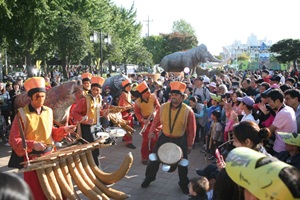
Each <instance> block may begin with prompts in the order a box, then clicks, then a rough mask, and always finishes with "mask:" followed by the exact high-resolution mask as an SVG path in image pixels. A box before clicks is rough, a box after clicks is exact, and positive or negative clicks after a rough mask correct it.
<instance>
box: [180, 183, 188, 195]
mask: <svg viewBox="0 0 300 200" xmlns="http://www.w3.org/2000/svg"><path fill="white" fill-rule="evenodd" d="M178 185H179V187H180V188H181V191H182V193H183V194H189V188H188V186H187V185H185V186H184V185H182V184H180V182H178Z"/></svg>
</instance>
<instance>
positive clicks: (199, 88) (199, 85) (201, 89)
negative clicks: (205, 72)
mask: <svg viewBox="0 0 300 200" xmlns="http://www.w3.org/2000/svg"><path fill="white" fill-rule="evenodd" d="M203 81H204V78H203V77H197V78H196V79H195V80H194V85H195V87H194V90H193V95H194V96H197V97H198V99H199V101H200V102H201V103H204V102H205V101H206V102H209V101H210V95H209V93H210V92H209V89H208V88H207V87H205V85H204V82H203Z"/></svg>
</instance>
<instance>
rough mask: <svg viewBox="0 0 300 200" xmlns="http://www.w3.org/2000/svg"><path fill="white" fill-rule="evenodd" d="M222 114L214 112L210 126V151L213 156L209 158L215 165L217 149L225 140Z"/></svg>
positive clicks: (217, 111)
mask: <svg viewBox="0 0 300 200" xmlns="http://www.w3.org/2000/svg"><path fill="white" fill-rule="evenodd" d="M220 118H221V112H220V111H219V110H214V111H213V112H212V114H211V119H212V123H211V125H210V134H209V135H210V142H209V150H210V154H211V156H210V157H209V158H208V159H209V160H212V162H213V163H216V158H215V156H214V154H215V150H216V148H218V146H219V145H220V144H222V140H223V133H222V130H223V126H222V124H221V122H220Z"/></svg>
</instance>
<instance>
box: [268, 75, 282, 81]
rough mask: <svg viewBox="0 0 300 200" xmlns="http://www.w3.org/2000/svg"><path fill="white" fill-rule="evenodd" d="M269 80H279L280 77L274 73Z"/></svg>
mask: <svg viewBox="0 0 300 200" xmlns="http://www.w3.org/2000/svg"><path fill="white" fill-rule="evenodd" d="M270 80H271V81H277V82H280V80H281V78H280V76H277V75H274V76H272V77H271V78H270Z"/></svg>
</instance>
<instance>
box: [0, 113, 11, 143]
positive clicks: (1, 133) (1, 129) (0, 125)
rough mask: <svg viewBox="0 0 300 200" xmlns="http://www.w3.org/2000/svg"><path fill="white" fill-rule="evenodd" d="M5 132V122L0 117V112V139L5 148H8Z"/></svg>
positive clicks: (1, 116)
mask: <svg viewBox="0 0 300 200" xmlns="http://www.w3.org/2000/svg"><path fill="white" fill-rule="evenodd" d="M6 133H7V130H6V122H5V119H4V116H3V115H1V110H0V138H1V139H2V142H3V144H4V146H5V147H10V145H9V143H8V140H7V135H6Z"/></svg>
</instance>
